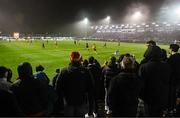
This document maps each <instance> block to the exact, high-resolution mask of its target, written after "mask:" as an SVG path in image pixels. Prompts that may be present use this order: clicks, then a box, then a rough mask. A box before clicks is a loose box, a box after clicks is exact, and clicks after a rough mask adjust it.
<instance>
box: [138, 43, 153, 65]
mask: <svg viewBox="0 0 180 118" xmlns="http://www.w3.org/2000/svg"><path fill="white" fill-rule="evenodd" d="M146 46H147V49H146V51H145V53H144V59H143V60H142V61H141V63H140V64H144V63H146V62H148V61H149V58H150V57H148V56H150V55H149V53H150V52H151V49H152V47H155V48H156V42H155V41H152V40H150V41H148V42H147V43H146Z"/></svg>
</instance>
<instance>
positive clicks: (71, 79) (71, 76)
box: [56, 52, 94, 117]
mask: <svg viewBox="0 0 180 118" xmlns="http://www.w3.org/2000/svg"><path fill="white" fill-rule="evenodd" d="M81 59H82V58H81V55H80V53H79V52H71V54H70V64H69V66H68V67H66V68H64V69H62V70H61V73H60V76H59V78H58V80H57V86H56V90H57V93H58V95H59V98H61V99H62V100H60V101H62V102H63V103H62V105H63V106H64V116H69V117H70V116H71V117H77V116H78V117H84V115H85V114H86V113H87V112H88V114H89V115H92V114H93V89H94V86H93V80H92V78H91V77H92V75H91V74H90V73H89V71H88V70H87V69H86V68H84V67H82V65H81ZM86 95H88V96H86ZM87 97H88V102H89V103H88V104H89V111H87V108H86V106H87V103H86V102H87V101H86V100H87V99H86V98H87Z"/></svg>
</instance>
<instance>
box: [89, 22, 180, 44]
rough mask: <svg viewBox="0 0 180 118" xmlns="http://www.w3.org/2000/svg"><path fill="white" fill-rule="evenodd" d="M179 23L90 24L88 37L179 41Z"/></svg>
mask: <svg viewBox="0 0 180 118" xmlns="http://www.w3.org/2000/svg"><path fill="white" fill-rule="evenodd" d="M179 32H180V23H177V22H176V23H167V22H162V23H156V22H151V23H142V24H112V25H100V26H99V25H97V26H91V27H90V32H89V37H90V38H97V39H116V40H120V41H140V42H144V41H147V40H150V39H152V40H155V41H157V42H166V43H170V42H174V41H175V40H176V42H179V41H180V34H179Z"/></svg>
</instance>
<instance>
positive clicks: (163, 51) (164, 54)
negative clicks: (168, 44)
mask: <svg viewBox="0 0 180 118" xmlns="http://www.w3.org/2000/svg"><path fill="white" fill-rule="evenodd" d="M161 51H162V57H161V58H162V61H164V62H167V59H168V58H167V52H166V50H165V49H161Z"/></svg>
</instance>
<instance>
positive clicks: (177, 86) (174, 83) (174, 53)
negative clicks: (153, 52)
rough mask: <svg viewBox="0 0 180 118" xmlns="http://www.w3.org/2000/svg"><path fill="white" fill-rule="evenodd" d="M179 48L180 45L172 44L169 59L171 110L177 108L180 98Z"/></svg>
mask: <svg viewBox="0 0 180 118" xmlns="http://www.w3.org/2000/svg"><path fill="white" fill-rule="evenodd" d="M178 50H179V46H178V45H177V44H171V45H170V57H169V59H168V60H167V61H168V63H169V64H170V66H171V69H172V74H171V80H170V110H172V109H174V108H175V106H176V98H177V97H178V98H180V53H178ZM176 95H177V96H176Z"/></svg>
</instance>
